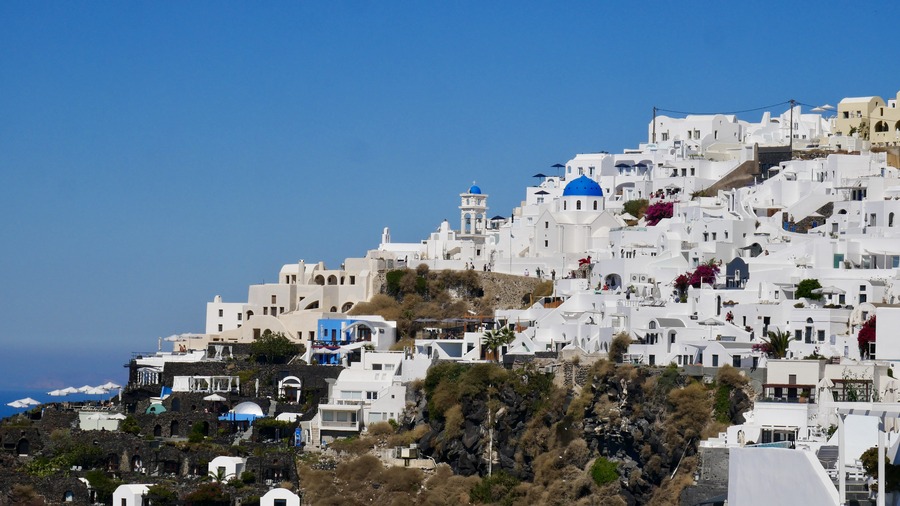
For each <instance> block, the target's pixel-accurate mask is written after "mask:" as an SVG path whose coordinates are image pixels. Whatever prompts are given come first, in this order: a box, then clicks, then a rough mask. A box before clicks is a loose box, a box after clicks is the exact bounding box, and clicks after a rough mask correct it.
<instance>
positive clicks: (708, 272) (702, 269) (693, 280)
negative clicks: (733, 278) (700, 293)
mask: <svg viewBox="0 0 900 506" xmlns="http://www.w3.org/2000/svg"><path fill="white" fill-rule="evenodd" d="M718 274H719V266H718V265H716V264H714V263H712V262H710V263H708V264H703V265H698V266H697V268H696V269H694V272H692V273H691V277H690V279H689V280H688V283H690V285H691V286H693V287H694V288H700V285H701V284H704V283H706V284H715V283H716V275H718Z"/></svg>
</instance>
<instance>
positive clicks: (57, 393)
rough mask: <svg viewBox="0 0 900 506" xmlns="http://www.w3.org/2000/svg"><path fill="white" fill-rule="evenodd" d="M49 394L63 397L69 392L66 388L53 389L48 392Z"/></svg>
mask: <svg viewBox="0 0 900 506" xmlns="http://www.w3.org/2000/svg"><path fill="white" fill-rule="evenodd" d="M47 395H50V396H52V397H63V396H65V395H69V392H66V391H65V390H51V391H49V392H47Z"/></svg>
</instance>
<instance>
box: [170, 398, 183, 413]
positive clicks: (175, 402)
mask: <svg viewBox="0 0 900 506" xmlns="http://www.w3.org/2000/svg"><path fill="white" fill-rule="evenodd" d="M172 411H181V399H179V398H178V397H173V398H172Z"/></svg>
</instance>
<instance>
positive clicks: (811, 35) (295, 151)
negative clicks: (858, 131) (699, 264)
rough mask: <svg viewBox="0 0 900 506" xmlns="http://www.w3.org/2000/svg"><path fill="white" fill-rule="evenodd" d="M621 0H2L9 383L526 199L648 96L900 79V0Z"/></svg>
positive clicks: (859, 88)
mask: <svg viewBox="0 0 900 506" xmlns="http://www.w3.org/2000/svg"><path fill="white" fill-rule="evenodd" d="M607 4H608V3H607V2H602V3H601V2H583V3H577V2H566V3H563V4H560V3H559V2H546V3H530V2H481V1H478V2H291V3H278V2H271V3H270V2H245V3H237V2H226V3H222V2H211V3H202V2H184V3H183V2H126V3H111V2H2V3H0V171H2V172H0V174H2V177H3V182H2V184H0V210H2V214H3V219H2V222H0V223H2V224H0V237H2V245H3V246H2V248H0V273H2V278H0V282H2V291H0V304H2V307H3V309H4V314H5V316H6V318H5V319H4V325H3V326H2V330H0V354H2V356H3V360H2V368H0V371H2V373H0V387H19V386H24V387H28V386H44V385H47V386H61V385H64V384H69V383H77V384H78V385H80V384H83V383H85V382H94V383H96V382H101V381H106V380H107V379H112V380H116V381H120V382H121V381H122V380H124V378H125V376H124V375H125V369H123V368H122V367H121V366H122V364H124V363H126V362H127V360H128V358H129V357H130V355H129V352H130V351H139V350H147V349H154V348H155V345H156V338H157V337H158V336H166V335H169V334H173V333H178V332H189V331H202V330H203V320H204V311H205V304H206V302H207V301H210V300H211V299H212V297H213V296H215V295H216V294H221V295H222V296H223V297H224V298H225V300H227V301H240V300H246V294H247V286H248V285H249V284H251V283H260V282H264V281H270V282H271V281H275V279H276V274H277V272H278V270H279V268H280V266H281V265H282V264H284V263H289V262H296V261H297V260H299V259H301V258H302V259H305V260H307V261H315V260H320V259H321V260H325V261H326V262H327V263H328V264H330V265H332V266H334V265H337V264H338V263H339V262H340V261H341V259H343V258H345V257H350V256H362V255H364V254H365V252H366V250H367V249H371V248H374V247H376V246H377V243H378V240H379V237H380V231H381V229H382V227H385V226H389V227H391V230H392V231H393V237H394V239H395V240H399V241H415V240H419V239H421V238H423V237H424V236H425V235H426V234H427V233H428V232H430V231H431V230H433V229H434V228H435V227H436V226H437V225H438V224H439V223H440V221H441V220H442V219H444V218H450V219H451V220H453V219H454V218H455V217H456V216H457V213H458V210H457V209H456V206H457V205H458V193H459V192H460V191H463V190H464V189H465V188H466V187H467V186H468V185H469V184H471V182H472V181H473V180H477V181H478V183H479V185H480V186H481V187H482V188H483V189H484V191H485V192H486V193H488V194H490V200H489V204H490V206H491V211H490V213H491V214H492V215H493V214H501V215H508V214H509V212H510V209H511V208H512V207H513V206H514V205H516V203H517V202H518V201H519V200H521V198H522V196H523V187H524V186H526V185H529V184H532V183H533V182H534V180H533V179H532V178H531V177H530V176H531V175H532V174H534V173H536V172H541V171H548V170H551V169H549V166H550V165H552V164H554V163H557V162H560V163H562V162H565V161H566V160H568V159H569V158H570V157H571V156H572V155H574V154H575V153H579V152H591V151H600V150H606V151H619V150H621V149H622V148H625V147H630V146H635V145H637V143H638V142H640V141H642V140H645V137H646V128H647V124H648V122H649V120H650V116H651V108H652V107H653V106H654V105H657V106H660V107H664V108H669V109H679V110H701V111H723V110H738V109H747V108H752V107H757V106H762V105H766V104H772V103H777V102H782V101H785V100H787V99H789V98H796V99H798V100H801V101H803V102H806V103H810V104H822V103H825V102H829V103H832V104H834V103H836V102H837V101H838V100H839V99H840V98H841V97H844V96H858V95H881V96H883V97H885V98H887V97H888V96H893V95H894V94H895V93H896V92H897V90H898V89H900V71H898V70H900V68H898V67H900V64H898V59H897V58H896V57H895V54H894V53H895V52H896V51H895V50H896V48H895V46H894V45H892V41H893V40H894V39H895V34H894V33H893V32H892V31H891V26H892V24H891V23H892V22H893V21H892V20H896V19H898V12H897V11H898V7H897V6H896V4H895V3H893V2H861V3H859V2H858V3H855V4H852V5H851V4H848V3H846V2H843V3H837V2H834V3H831V2H815V3H805V2H804V3H803V5H802V6H800V5H793V4H794V2H784V4H789V5H783V3H782V2H743V3H734V2H659V3H657V2H638V3H633V2H619V3H611V2H610V3H609V4H611V5H607ZM797 4H800V3H799V2H797ZM774 112H779V111H774ZM756 117H758V116H752V117H748V118H746V119H755V118H756ZM451 223H453V221H451Z"/></svg>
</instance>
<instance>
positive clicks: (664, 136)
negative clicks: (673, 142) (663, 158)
mask: <svg viewBox="0 0 900 506" xmlns="http://www.w3.org/2000/svg"><path fill="white" fill-rule="evenodd" d="M667 140H669V132H663V133H662V141H663V142H666V141H667Z"/></svg>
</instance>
